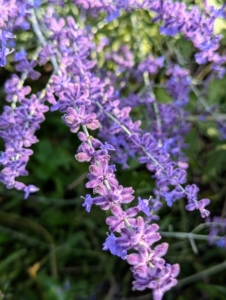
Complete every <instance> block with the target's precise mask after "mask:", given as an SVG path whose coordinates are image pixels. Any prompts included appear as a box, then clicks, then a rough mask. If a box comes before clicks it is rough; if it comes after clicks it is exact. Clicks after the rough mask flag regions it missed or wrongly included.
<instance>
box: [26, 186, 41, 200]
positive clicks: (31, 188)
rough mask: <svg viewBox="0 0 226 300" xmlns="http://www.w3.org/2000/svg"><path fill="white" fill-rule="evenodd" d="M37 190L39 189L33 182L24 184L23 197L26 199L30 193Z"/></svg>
mask: <svg viewBox="0 0 226 300" xmlns="http://www.w3.org/2000/svg"><path fill="white" fill-rule="evenodd" d="M37 191H39V188H37V187H36V186H35V185H33V184H30V185H28V186H26V187H25V188H24V192H25V195H24V199H27V198H28V197H29V195H30V193H35V192H37Z"/></svg>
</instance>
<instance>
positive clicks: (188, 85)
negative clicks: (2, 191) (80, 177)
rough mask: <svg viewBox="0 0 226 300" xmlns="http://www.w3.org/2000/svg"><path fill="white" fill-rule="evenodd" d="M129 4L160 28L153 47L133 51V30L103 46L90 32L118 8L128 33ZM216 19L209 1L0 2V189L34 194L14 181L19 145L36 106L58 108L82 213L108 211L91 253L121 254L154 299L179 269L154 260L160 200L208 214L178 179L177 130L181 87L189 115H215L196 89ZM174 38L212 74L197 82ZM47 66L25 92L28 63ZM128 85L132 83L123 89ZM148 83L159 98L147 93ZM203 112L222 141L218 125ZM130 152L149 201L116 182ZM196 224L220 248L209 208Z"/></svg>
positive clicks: (182, 144) (180, 145)
mask: <svg viewBox="0 0 226 300" xmlns="http://www.w3.org/2000/svg"><path fill="white" fill-rule="evenodd" d="M200 2H201V1H200ZM65 7H70V9H71V10H69V9H68V11H70V13H67V14H65V13H64V8H65ZM74 11H76V12H78V13H77V14H76V15H75V14H73V12H74ZM139 11H144V12H145V14H146V17H148V19H149V22H150V26H151V25H153V24H157V26H158V28H159V33H160V35H162V37H163V45H162V46H161V45H160V46H159V49H158V50H157V51H156V52H155V55H154V54H153V53H151V51H149V52H148V53H147V51H146V52H145V51H143V50H142V49H139V45H141V40H140V37H139V35H137V37H136V38H137V41H136V45H138V47H136V46H134V47H132V49H130V48H129V47H128V45H126V44H125V45H123V44H121V45H120V46H119V47H118V49H117V50H115V49H112V48H111V47H110V46H111V45H112V43H113V42H114V41H113V38H112V37H111V36H109V37H106V36H105V37H104V38H103V37H102V38H101V39H99V38H98V32H99V31H101V28H102V27H103V26H108V25H109V24H111V23H112V22H115V21H116V20H117V19H118V18H120V17H121V16H125V15H130V16H131V20H132V21H131V25H132V30H134V31H135V32H136V30H138V26H139V23H138V22H137V20H136V14H137V12H139ZM218 18H226V5H222V6H219V7H217V8H216V7H213V6H210V5H209V4H208V1H203V2H202V3H201V4H200V6H198V5H187V4H186V3H185V1H184V2H179V1H173V0H165V1H163V0H143V1H139V0H125V1H118V0H116V1H108V0H104V1H93V0H72V1H63V0H62V1H51V0H47V1H43V3H42V1H35V0H34V1H26V0H2V1H0V42H1V44H0V66H1V67H5V66H7V64H11V65H13V66H14V67H15V68H14V69H15V73H12V74H11V77H10V78H9V79H7V80H6V81H5V87H4V89H5V93H6V101H7V102H8V105H5V106H4V110H3V112H2V115H1V117H0V128H1V130H0V136H1V137H2V139H3V140H4V142H5V149H4V151H2V152H1V157H0V162H1V166H2V168H1V173H0V181H1V182H2V183H3V184H4V185H5V186H6V187H7V188H8V189H12V188H15V189H18V190H21V191H23V192H24V198H25V199H27V198H29V194H30V193H33V192H36V191H38V189H39V188H38V184H35V185H34V184H33V183H31V184H29V185H26V184H25V183H23V181H22V179H21V176H27V175H28V171H27V170H26V166H27V163H28V161H29V158H30V156H31V155H32V154H33V151H32V150H31V149H30V147H31V145H32V144H34V143H37V142H38V139H37V137H36V131H37V130H38V129H39V128H40V126H41V123H42V122H43V121H44V120H45V113H46V112H47V111H48V110H49V109H50V111H52V112H53V113H54V111H56V110H59V111H60V112H61V113H62V120H63V122H64V123H65V124H66V125H67V126H68V127H69V129H70V131H71V132H72V133H75V134H76V136H77V137H78V139H79V141H80V142H81V144H80V146H79V147H78V149H77V153H76V154H75V159H76V160H78V161H79V162H88V163H89V168H88V170H89V173H88V175H87V178H88V180H87V182H86V188H87V194H86V195H81V196H82V198H83V199H84V203H83V206H84V208H85V209H86V211H87V212H91V213H92V206H93V205H97V206H99V207H100V208H101V209H102V210H108V211H109V214H108V217H107V218H106V224H107V225H108V226H109V229H108V235H107V237H106V241H105V242H104V243H103V250H109V251H110V252H111V254H113V255H116V256H119V257H120V258H122V259H123V260H126V261H127V262H128V264H130V265H131V271H132V273H133V277H134V280H133V289H134V290H141V291H142V290H144V289H147V288H148V289H151V290H152V291H153V298H154V299H155V300H161V299H162V297H163V295H164V293H165V292H166V291H167V290H169V289H171V288H172V287H173V286H175V285H176V284H177V279H176V278H177V276H178V274H179V265H178V264H173V265H171V264H169V263H167V262H166V261H165V259H164V258H163V256H164V255H165V254H166V252H167V249H168V247H169V245H168V244H167V243H165V242H164V243H160V242H159V241H160V239H161V234H160V232H159V225H158V224H157V222H158V220H159V216H158V211H159V210H160V209H161V208H162V206H163V204H164V203H167V205H168V207H169V209H170V208H171V206H172V205H174V203H175V202H176V201H180V199H182V198H185V199H186V202H187V203H186V206H185V208H186V210H188V211H189V212H190V211H194V210H198V211H199V212H200V214H201V217H202V218H206V217H208V218H209V215H210V212H209V210H207V208H206V206H207V205H209V204H210V200H209V199H208V198H203V199H200V198H199V197H198V192H199V188H198V186H197V185H196V184H194V183H192V182H188V181H187V170H188V168H189V159H188V157H187V156H186V151H185V150H186V149H189V145H188V144H187V143H186V140H185V138H186V135H187V134H188V133H189V131H190V129H191V123H190V121H189V117H190V115H189V109H188V106H189V103H190V102H189V99H190V96H191V93H192V92H193V93H194V94H195V95H196V97H197V98H198V100H199V101H200V105H201V107H202V109H201V112H200V115H201V116H202V115H203V118H205V116H206V115H208V114H210V115H212V116H213V117H214V118H215V116H216V113H215V110H212V109H211V107H210V106H208V103H207V102H205V99H204V97H203V94H202V93H203V91H204V90H205V87H206V85H207V84H210V82H211V80H213V79H215V78H223V77H224V75H225V71H226V69H225V67H224V63H225V62H226V56H224V55H221V54H220V52H219V51H218V50H219V47H220V40H221V36H220V35H217V34H215V31H214V24H215V21H216V19H218ZM90 20H96V24H97V26H96V27H95V26H93V27H91V26H90ZM21 31H28V32H30V33H31V34H32V37H33V40H35V47H34V46H33V49H32V51H31V50H30V49H26V47H25V48H20V47H19V46H18V45H17V35H19V34H21ZM178 36H182V37H183V38H184V39H185V40H186V41H189V43H190V47H192V49H193V57H192V58H191V60H192V61H193V64H195V65H196V66H197V68H202V67H204V66H207V65H208V66H209V68H210V72H211V76H212V77H210V78H208V80H205V79H203V80H200V81H198V82H197V81H196V80H195V79H194V78H193V77H192V72H191V68H189V67H187V61H186V59H185V58H184V56H183V53H181V52H180V51H179V50H178V49H177V48H176V47H174V42H175V40H176V39H177V37H178ZM34 48H35V49H34ZM156 53H158V56H157V55H156ZM101 55H102V58H103V60H104V63H103V62H102V65H101V59H100V57H101ZM7 59H8V62H7ZM47 64H51V66H52V74H51V76H50V77H49V80H48V82H46V86H45V87H44V89H42V90H40V91H35V92H34V90H35V89H32V88H31V87H30V86H29V85H27V84H26V83H25V82H26V80H27V79H28V78H30V79H32V80H38V79H39V78H40V76H41V73H40V72H38V71H37V67H38V69H39V70H40V66H45V65H47ZM108 65H110V66H114V67H113V69H111V68H108ZM131 82H133V83H134V89H133V90H130V89H127V87H130V86H132V85H131ZM158 88H160V89H162V90H164V91H165V93H167V94H168V97H169V99H170V101H168V102H166V103H164V102H162V101H161V99H159V98H158V96H157V93H156V89H158ZM137 111H138V113H137V114H138V117H137V115H136V112H137ZM140 112H141V113H140ZM200 118H201V117H200ZM215 121H216V124H217V126H218V127H219V130H220V132H221V133H222V138H224V137H225V124H224V123H223V122H222V121H219V120H218V119H217V118H215ZM93 130H95V132H94V133H91V131H93ZM131 158H133V159H135V158H136V159H137V160H138V162H139V163H140V164H145V166H146V168H147V170H148V171H149V172H150V176H152V178H154V180H155V188H154V189H153V191H152V194H151V195H150V197H149V199H143V198H142V197H140V196H138V198H135V196H134V190H133V187H132V186H129V187H125V186H123V185H121V184H120V182H119V181H118V180H117V172H116V165H121V166H122V168H123V169H127V168H129V167H130V163H129V161H130V159H131ZM115 164H116V165H115ZM18 177H20V178H19V181H18V180H17V178H18ZM205 224H206V226H208V224H209V225H210V226H209V227H210V234H209V240H210V243H212V244H214V243H215V244H217V245H218V246H220V247H225V243H226V242H225V237H222V238H218V237H216V236H217V235H218V231H219V230H220V229H222V231H223V230H225V220H224V219H222V218H220V217H215V218H213V220H212V221H210V220H209V221H207V223H205ZM211 224H212V226H211ZM157 242H158V243H157ZM156 243H157V244H156Z"/></svg>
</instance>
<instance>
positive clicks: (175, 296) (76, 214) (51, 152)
mask: <svg viewBox="0 0 226 300" xmlns="http://www.w3.org/2000/svg"><path fill="white" fill-rule="evenodd" d="M197 2H198V1H196V3H197ZM187 3H190V4H194V1H187ZM216 3H217V2H216V1H215V4H216ZM61 13H62V15H64V14H70V15H73V16H74V17H75V19H76V20H77V21H78V22H80V23H81V24H82V23H83V22H82V21H81V19H79V14H80V13H79V11H78V10H77V9H75V8H74V7H73V6H72V5H71V4H70V3H69V4H68V6H67V8H66V9H65V10H62V11H61ZM104 18H105V16H104V15H100V16H99V17H98V18H97V19H95V20H93V19H92V18H88V20H87V24H89V25H90V26H91V28H92V32H93V34H94V35H95V42H96V43H97V44H98V43H99V41H100V40H101V38H103V37H108V38H109V39H110V40H111V43H110V44H109V45H108V46H106V47H105V48H104V50H103V51H101V52H100V53H95V52H94V53H92V54H91V56H92V58H93V59H95V60H97V64H98V66H99V67H100V68H105V69H108V70H110V71H113V72H114V71H115V70H117V66H115V65H114V63H113V62H109V61H106V60H105V57H106V54H107V53H108V52H110V51H117V50H118V49H119V47H120V46H121V45H127V46H128V47H129V49H130V50H131V51H132V52H133V53H134V60H135V63H136V64H138V63H139V62H140V61H141V59H142V58H143V57H146V56H147V55H148V54H149V53H152V54H153V55H155V56H160V55H162V54H164V53H165V54H166V53H167V55H168V56H169V57H170V58H171V59H172V60H174V61H175V62H176V61H177V57H176V55H175V53H174V49H177V50H179V51H180V52H181V54H182V56H183V58H184V60H185V61H186V67H187V68H189V69H190V70H191V74H192V76H193V77H194V78H195V77H197V74H199V75H200V74H202V76H203V74H204V77H203V78H201V79H206V78H207V77H208V76H211V74H209V73H208V72H206V71H205V72H203V70H204V69H205V68H206V69H207V70H208V66H202V67H198V66H197V65H195V64H194V60H193V57H194V53H195V52H194V49H193V47H192V45H191V44H190V43H189V42H188V41H186V40H184V39H183V38H182V37H181V36H177V37H176V39H171V38H169V37H165V36H160V34H159V31H158V26H157V25H156V24H152V23H151V16H150V14H149V13H148V12H144V11H136V12H135V13H127V14H126V13H123V14H121V16H120V17H119V19H117V20H115V21H113V22H112V23H110V24H107V23H106V22H104V21H103V20H104ZM219 24H221V25H218V28H217V30H218V31H220V32H221V33H222V34H223V35H224V38H223V40H222V46H221V49H220V52H221V53H224V52H225V50H226V47H225V45H226V29H225V28H226V27H225V23H222V22H220V23H219ZM17 43H18V46H19V47H20V46H24V45H25V44H26V45H27V46H26V48H30V49H31V50H30V51H31V52H32V51H33V50H34V49H35V47H36V46H37V44H38V43H37V40H36V39H35V38H34V36H33V35H32V34H30V33H23V32H19V33H18V35H17ZM13 71H14V72H15V70H14V63H13V60H12V57H11V58H10V56H9V60H8V64H7V67H6V68H5V69H3V68H2V69H0V83H1V90H0V97H1V106H2V107H3V105H4V104H5V102H4V96H5V95H4V89H3V85H4V82H5V80H6V79H7V78H9V77H10V73H11V72H13ZM39 71H40V72H41V73H42V76H41V78H40V79H39V80H38V81H37V82H32V81H31V80H29V79H28V80H27V82H26V83H27V84H29V85H31V86H32V89H33V91H34V92H36V91H38V90H41V89H42V88H43V87H44V86H45V83H46V82H47V80H48V78H49V76H50V74H51V66H50V65H49V64H47V65H46V66H44V67H42V68H39ZM202 72H203V73H202ZM117 75H118V79H117V83H118V84H119V85H120V84H121V87H122V93H123V94H124V95H127V94H128V93H129V92H137V91H139V90H140V89H141V88H142V86H141V83H139V82H134V81H133V80H132V78H130V79H129V80H128V82H129V85H128V86H127V89H123V85H122V83H123V80H124V78H125V77H127V78H128V76H129V74H127V73H126V72H124V73H118V74H117ZM152 79H153V80H154V81H155V83H161V80H164V74H158V75H157V76H155V77H154V78H152ZM199 79H200V78H199ZM225 86H226V78H223V79H221V80H219V79H215V80H213V81H212V82H211V83H210V85H209V86H208V89H207V90H206V95H205V96H206V100H207V102H208V103H209V105H210V106H211V105H218V106H219V107H220V109H221V113H222V114H226V102H225V96H226V90H225ZM154 91H155V93H156V97H157V99H158V101H160V102H168V101H170V99H171V98H170V96H169V95H168V94H167V93H166V92H165V90H164V89H163V88H156V89H154ZM187 109H188V111H190V116H191V118H190V122H191V123H192V127H191V131H190V132H189V134H188V136H187V138H186V141H187V144H188V145H189V147H188V149H186V155H187V156H188V158H189V169H188V182H189V183H196V184H197V185H198V186H199V187H200V190H201V193H200V198H201V197H209V198H210V199H211V205H210V211H211V213H212V216H215V215H217V216H223V217H225V216H226V198H225V190H226V188H225V187H226V182H225V172H226V141H225V140H222V139H220V135H219V133H218V131H217V129H216V125H215V122H214V120H212V119H211V116H210V117H209V118H207V120H206V122H202V121H200V120H199V118H198V114H199V104H198V101H197V98H196V96H195V95H194V94H193V93H191V96H190V103H189V105H188V107H187ZM142 113H143V112H142V108H140V109H138V110H136V111H135V112H134V115H133V117H134V118H137V117H138V118H139V117H140V116H142ZM225 116H226V115H225ZM37 136H38V139H39V140H40V142H39V143H37V144H35V145H34V146H33V147H32V149H33V150H34V155H33V156H32V157H31V159H30V161H29V164H28V169H29V173H30V174H29V176H28V177H25V178H23V180H24V182H26V183H34V184H35V185H37V186H38V187H39V188H40V191H39V192H37V193H36V194H35V195H31V196H30V197H29V199H28V200H27V201H24V200H23V195H22V194H21V193H19V192H16V191H14V190H7V189H5V187H3V186H2V185H1V186H0V206H1V209H0V290H1V292H2V295H0V299H1V297H3V294H4V299H10V300H11V299H15V300H28V299H29V300H30V299H32V300H36V299H41V300H58V299H59V300H63V299H65V300H66V299H68V300H73V299H76V300H88V299H89V300H95V299H96V300H101V299H103V300H116V299H117V300H126V299H128V300H129V299H130V300H133V299H134V300H135V299H136V300H145V299H146V300H151V299H152V296H151V293H150V291H144V292H132V290H131V281H132V274H131V272H130V270H129V265H128V264H127V263H126V262H125V261H122V260H120V258H118V257H114V256H112V255H111V254H110V253H109V252H106V251H102V244H103V242H104V241H105V238H106V232H107V225H106V224H105V219H106V216H107V214H108V212H104V211H101V210H99V209H98V207H92V210H91V212H90V213H89V214H88V213H87V212H86V211H85V210H84V208H83V207H82V202H83V200H82V199H81V198H80V196H84V195H85V194H86V193H87V192H88V191H87V190H86V189H85V187H84V185H85V182H86V175H87V171H88V164H87V163H83V164H81V163H79V162H77V161H76V160H75V159H74V155H75V154H76V149H77V147H78V145H79V141H78V139H77V136H76V135H74V134H72V133H70V131H69V129H68V128H67V127H66V126H65V125H64V124H63V122H62V119H61V115H60V113H58V112H54V113H52V112H47V113H46V120H45V122H44V123H43V124H42V126H41V129H40V130H39V131H38V132H37ZM1 149H4V145H3V144H2V142H1ZM129 165H130V169H129V170H122V169H121V166H118V165H117V177H118V180H119V182H120V183H121V184H122V185H124V186H132V187H133V188H134V190H135V194H136V199H135V200H134V201H137V196H138V195H139V196H140V197H143V198H148V197H149V196H150V195H152V191H153V188H154V181H153V179H152V178H151V174H150V173H149V172H148V171H147V169H146V168H145V166H143V165H139V164H138V162H137V160H136V159H131V160H130V162H129ZM89 192H90V191H89ZM184 206H185V202H184V201H183V200H181V201H178V202H176V203H175V205H174V206H173V207H172V208H169V207H167V206H166V205H164V206H163V208H162V209H161V211H160V217H161V219H160V222H159V225H160V228H161V231H165V232H166V231H170V232H179V231H180V232H191V231H192V230H193V229H194V228H195V227H196V226H198V225H199V224H200V223H202V222H203V220H202V219H201V217H200V215H199V213H198V212H187V211H185V209H184ZM202 234H208V230H203V231H202ZM162 240H163V241H166V242H168V243H169V244H170V247H169V251H168V253H167V256H166V260H167V261H168V262H169V263H177V262H178V263H179V264H180V266H181V272H180V275H179V280H181V281H179V285H178V286H177V287H175V288H174V289H172V290H171V291H170V292H168V293H166V295H165V296H164V299H165V300H183V299H187V300H190V299H193V298H194V297H195V299H203V300H218V299H219V300H225V299H226V279H225V275H224V274H225V269H224V267H225V266H224V265H225V262H224V261H225V260H226V250H225V249H222V248H217V247H215V246H209V245H208V243H207V241H196V245H195V246H194V245H193V246H192V245H191V243H190V241H189V240H188V239H176V238H166V237H165V238H163V239H162ZM216 265H217V266H218V267H219V270H218V271H217V272H214V274H213V275H208V274H209V273H208V271H207V272H206V270H208V269H209V268H212V267H214V266H216ZM225 268H226V267H225ZM202 271H205V272H206V273H205V274H206V276H199V277H198V278H196V277H190V276H193V275H194V274H200V272H202ZM189 278H190V279H189Z"/></svg>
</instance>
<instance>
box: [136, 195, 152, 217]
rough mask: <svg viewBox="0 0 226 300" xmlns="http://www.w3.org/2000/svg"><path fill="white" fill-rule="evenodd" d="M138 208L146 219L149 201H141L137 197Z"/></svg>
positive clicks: (148, 214)
mask: <svg viewBox="0 0 226 300" xmlns="http://www.w3.org/2000/svg"><path fill="white" fill-rule="evenodd" d="M138 208H139V210H140V211H142V212H143V213H145V215H146V216H147V217H149V216H150V208H149V200H145V199H141V198H140V197H138Z"/></svg>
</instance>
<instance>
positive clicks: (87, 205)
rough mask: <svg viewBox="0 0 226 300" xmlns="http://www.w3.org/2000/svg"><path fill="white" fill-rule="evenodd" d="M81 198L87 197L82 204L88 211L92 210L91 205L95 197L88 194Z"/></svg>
mask: <svg viewBox="0 0 226 300" xmlns="http://www.w3.org/2000/svg"><path fill="white" fill-rule="evenodd" d="M81 198H83V199H85V202H84V203H83V204H82V206H83V207H85V208H86V211H87V212H90V210H91V207H92V205H93V198H92V197H91V195H89V194H87V195H86V197H81Z"/></svg>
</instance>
